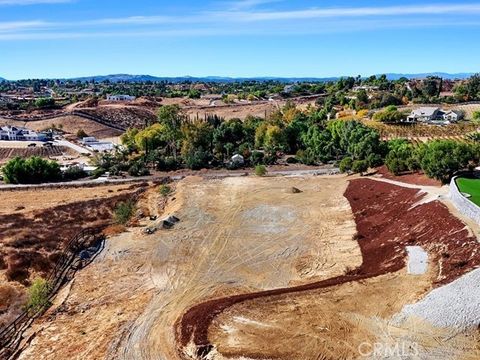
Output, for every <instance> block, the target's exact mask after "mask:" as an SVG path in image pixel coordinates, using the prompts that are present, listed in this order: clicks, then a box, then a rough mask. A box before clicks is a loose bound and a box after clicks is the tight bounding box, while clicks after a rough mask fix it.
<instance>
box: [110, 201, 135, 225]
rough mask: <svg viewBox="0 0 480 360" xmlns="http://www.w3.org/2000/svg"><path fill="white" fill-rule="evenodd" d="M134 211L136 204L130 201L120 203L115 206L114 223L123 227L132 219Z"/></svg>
mask: <svg viewBox="0 0 480 360" xmlns="http://www.w3.org/2000/svg"><path fill="white" fill-rule="evenodd" d="M135 210H136V204H135V202H133V201H132V200H127V201H125V202H121V203H119V204H118V205H117V207H116V208H115V212H114V218H115V222H117V223H118V224H122V225H125V224H127V223H128V222H129V221H130V219H131V218H132V216H133V214H134V213H135Z"/></svg>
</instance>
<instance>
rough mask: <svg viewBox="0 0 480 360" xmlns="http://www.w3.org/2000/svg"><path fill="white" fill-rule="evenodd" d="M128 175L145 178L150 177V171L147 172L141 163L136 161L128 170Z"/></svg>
mask: <svg viewBox="0 0 480 360" xmlns="http://www.w3.org/2000/svg"><path fill="white" fill-rule="evenodd" d="M128 174H129V175H130V176H147V175H150V171H148V169H147V168H146V166H145V164H144V163H143V161H136V162H134V163H133V165H132V166H130V168H129V169H128Z"/></svg>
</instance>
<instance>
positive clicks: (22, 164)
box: [2, 156, 62, 184]
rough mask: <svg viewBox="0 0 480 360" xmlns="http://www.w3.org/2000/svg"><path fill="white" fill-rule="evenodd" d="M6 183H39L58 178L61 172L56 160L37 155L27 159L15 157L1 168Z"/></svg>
mask: <svg viewBox="0 0 480 360" xmlns="http://www.w3.org/2000/svg"><path fill="white" fill-rule="evenodd" d="M2 173H3V177H4V180H5V182H6V183H7V184H39V183H42V182H51V181H57V180H60V179H61V177H62V172H61V171H60V165H58V163H57V162H56V161H48V160H44V159H42V158H40V157H37V156H32V157H30V158H28V159H24V158H20V157H16V158H15V159H12V160H10V161H9V162H7V164H6V165H5V166H4V167H3V168H2Z"/></svg>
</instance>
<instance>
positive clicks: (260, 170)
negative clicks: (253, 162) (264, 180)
mask: <svg viewBox="0 0 480 360" xmlns="http://www.w3.org/2000/svg"><path fill="white" fill-rule="evenodd" d="M255 175H257V176H265V175H267V168H266V167H265V165H257V166H255Z"/></svg>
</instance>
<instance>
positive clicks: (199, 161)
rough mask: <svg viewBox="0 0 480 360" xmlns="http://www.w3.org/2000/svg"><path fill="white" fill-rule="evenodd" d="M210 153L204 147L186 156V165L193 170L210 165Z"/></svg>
mask: <svg viewBox="0 0 480 360" xmlns="http://www.w3.org/2000/svg"><path fill="white" fill-rule="evenodd" d="M209 161H210V154H208V153H207V152H205V151H203V150H202V148H200V149H198V150H196V151H194V152H192V153H190V154H187V155H186V156H185V165H187V168H189V169H191V170H200V169H204V168H207V167H209Z"/></svg>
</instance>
